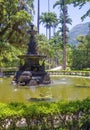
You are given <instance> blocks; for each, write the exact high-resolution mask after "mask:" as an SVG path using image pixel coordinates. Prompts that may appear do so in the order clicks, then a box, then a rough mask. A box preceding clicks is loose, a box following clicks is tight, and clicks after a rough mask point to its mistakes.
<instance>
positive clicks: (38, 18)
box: [37, 0, 40, 33]
mask: <svg viewBox="0 0 90 130" xmlns="http://www.w3.org/2000/svg"><path fill="white" fill-rule="evenodd" d="M39 20H40V0H38V17H37V28H38V33H39V31H40V29H39Z"/></svg>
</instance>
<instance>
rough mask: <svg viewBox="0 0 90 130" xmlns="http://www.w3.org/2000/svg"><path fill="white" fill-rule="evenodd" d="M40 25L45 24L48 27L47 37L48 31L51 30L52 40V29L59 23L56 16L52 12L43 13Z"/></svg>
mask: <svg viewBox="0 0 90 130" xmlns="http://www.w3.org/2000/svg"><path fill="white" fill-rule="evenodd" d="M40 23H42V24H44V25H45V27H46V36H47V30H48V29H49V39H50V38H51V27H53V24H54V23H57V16H56V14H55V13H52V12H48V13H42V15H41V16H40ZM47 37H48V36H47Z"/></svg>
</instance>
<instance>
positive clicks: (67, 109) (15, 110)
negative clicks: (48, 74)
mask: <svg viewBox="0 0 90 130" xmlns="http://www.w3.org/2000/svg"><path fill="white" fill-rule="evenodd" d="M3 129H7V130H15V129H18V130H81V129H82V130H89V129H90V98H87V99H84V100H82V101H70V102H65V101H60V102H51V103H50V102H38V103H30V104H24V103H16V102H14V103H8V104H3V103H0V130H3Z"/></svg>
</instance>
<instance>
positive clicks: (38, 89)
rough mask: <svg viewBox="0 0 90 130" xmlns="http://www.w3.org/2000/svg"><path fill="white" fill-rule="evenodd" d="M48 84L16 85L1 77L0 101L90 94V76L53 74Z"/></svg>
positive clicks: (71, 98)
mask: <svg viewBox="0 0 90 130" xmlns="http://www.w3.org/2000/svg"><path fill="white" fill-rule="evenodd" d="M51 80H52V83H51V84H50V85H47V86H45V85H44V86H41V85H40V86H14V85H12V84H11V81H12V78H0V102H5V103H6V102H12V101H15V102H24V103H28V102H31V101H43V100H46V101H59V100H68V101H69V100H77V99H80V100H81V99H84V98H86V97H89V96H90V77H73V76H55V77H54V76H52V77H51Z"/></svg>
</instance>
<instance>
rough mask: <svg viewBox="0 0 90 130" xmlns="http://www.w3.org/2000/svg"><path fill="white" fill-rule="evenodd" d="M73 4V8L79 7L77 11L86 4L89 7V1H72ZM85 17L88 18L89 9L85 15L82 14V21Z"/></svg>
mask: <svg viewBox="0 0 90 130" xmlns="http://www.w3.org/2000/svg"><path fill="white" fill-rule="evenodd" d="M72 3H73V4H74V7H77V6H78V7H79V9H81V8H83V6H84V5H86V3H88V4H89V5H90V0H87V1H86V0H83V1H78V0H76V1H73V2H72ZM86 17H90V9H88V10H87V11H86V12H85V14H83V16H82V17H81V19H82V21H83V20H84V19H85V18H86Z"/></svg>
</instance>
